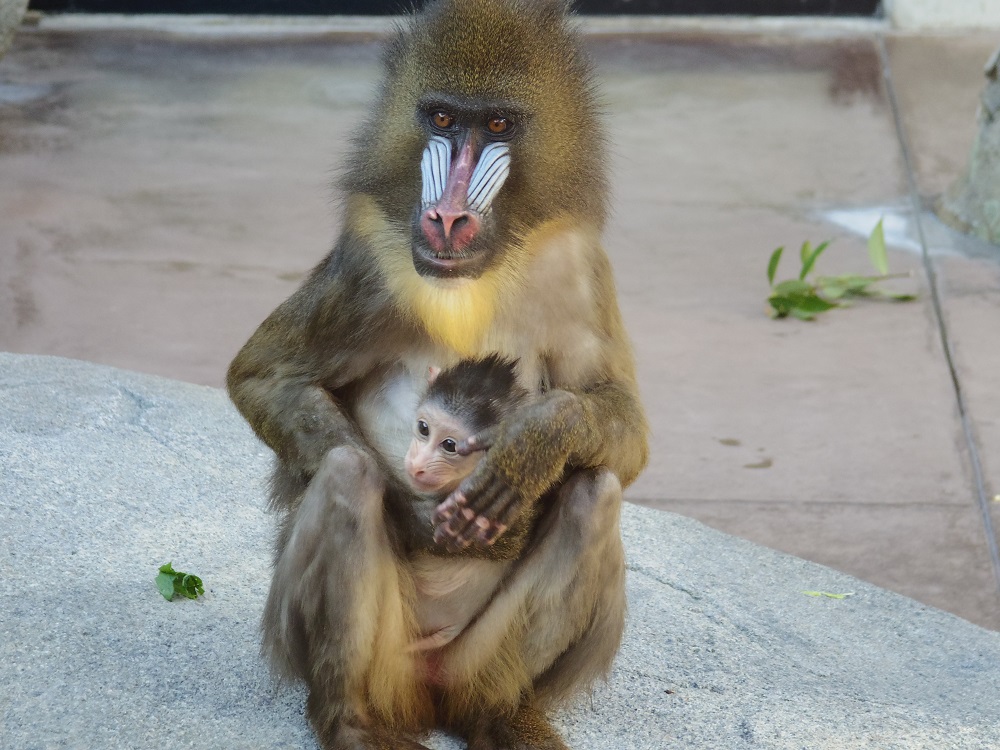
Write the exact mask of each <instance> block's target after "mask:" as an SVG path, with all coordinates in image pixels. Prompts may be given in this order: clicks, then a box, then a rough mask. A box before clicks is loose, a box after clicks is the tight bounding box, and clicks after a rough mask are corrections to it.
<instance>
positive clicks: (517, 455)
mask: <svg viewBox="0 0 1000 750" xmlns="http://www.w3.org/2000/svg"><path fill="white" fill-rule="evenodd" d="M594 277H595V284H594V286H595V288H596V290H597V296H598V299H600V300H602V301H603V302H602V303H601V304H594V305H593V307H592V308H591V313H592V314H591V315H590V316H586V315H581V316H580V317H581V318H586V319H589V320H590V321H591V323H590V326H589V328H590V333H591V334H593V338H592V340H594V341H600V342H602V345H601V350H600V351H599V353H598V355H597V356H596V357H595V358H594V359H592V360H591V359H590V354H591V350H590V349H589V348H587V347H584V348H581V349H577V350H575V351H574V350H573V348H572V346H567V347H566V351H564V352H559V353H556V354H555V355H554V357H553V359H552V360H550V361H549V367H548V369H549V372H550V373H551V374H552V380H553V388H552V389H551V390H549V391H546V392H545V393H543V394H542V396H541V397H539V398H538V399H536V400H534V401H531V402H529V403H528V404H526V405H524V406H523V407H521V408H520V409H519V410H518V411H516V412H515V413H514V414H512V415H511V416H510V417H508V418H507V419H505V420H504V421H503V423H502V424H500V425H499V426H497V427H495V428H493V429H491V430H488V431H486V432H483V433H481V434H479V435H474V436H472V437H470V438H469V439H468V440H467V441H466V443H465V444H464V445H463V446H460V448H459V450H460V452H466V453H470V452H473V451H480V450H486V451H487V453H486V456H485V458H484V459H483V460H482V461H481V462H480V464H479V466H478V467H477V468H476V470H475V471H474V472H473V474H472V475H471V476H469V477H468V478H467V479H466V480H465V481H464V482H463V483H462V485H461V486H460V487H459V488H458V490H456V491H455V492H454V493H452V495H451V496H450V497H448V498H447V499H446V500H445V501H444V502H443V503H442V504H441V505H440V506H438V510H437V513H436V515H435V524H436V529H435V535H434V538H435V540H436V541H437V542H438V543H439V544H445V545H447V546H449V547H451V548H458V549H461V548H464V547H467V546H469V545H470V544H473V543H474V544H476V545H478V546H488V545H490V544H492V543H493V542H494V541H495V540H496V539H497V537H499V536H500V535H501V534H502V533H503V532H504V531H506V529H507V528H508V527H509V526H510V525H511V524H512V522H513V521H514V519H516V518H517V517H518V516H519V515H520V514H521V512H522V511H524V510H525V509H526V508H528V507H530V506H531V505H532V504H534V503H536V502H537V501H538V499H539V498H540V497H542V496H543V495H544V494H545V493H546V492H548V491H549V490H550V489H551V488H552V487H554V486H555V485H556V484H558V483H559V482H560V480H562V479H563V478H564V477H565V475H566V473H567V471H570V472H571V471H573V470H576V469H587V468H597V467H605V468H607V469H610V470H611V472H613V473H614V474H615V475H616V476H617V478H618V480H619V482H620V483H621V485H622V486H623V487H625V486H628V485H629V484H631V483H632V482H633V481H634V480H635V478H636V477H637V476H638V475H639V472H640V471H642V469H643V468H644V467H645V465H646V461H647V459H648V454H649V448H648V446H647V442H646V434H647V425H646V418H645V415H644V413H643V409H642V406H641V405H640V403H639V397H638V386H637V384H636V379H635V369H634V364H633V359H632V352H631V347H630V346H629V343H628V339H627V337H626V335H625V331H624V327H623V325H622V322H621V317H620V313H619V311H618V307H617V303H616V302H615V301H614V292H613V283H612V281H611V271H610V267H609V266H608V264H607V260H606V258H605V257H604V256H603V254H602V255H601V256H599V257H598V258H597V260H596V262H595V263H594ZM581 381H582V382H581Z"/></svg>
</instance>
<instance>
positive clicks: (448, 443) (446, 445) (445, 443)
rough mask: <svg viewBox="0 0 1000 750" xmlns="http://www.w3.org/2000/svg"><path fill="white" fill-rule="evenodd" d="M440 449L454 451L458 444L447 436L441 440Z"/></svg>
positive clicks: (448, 451) (446, 451)
mask: <svg viewBox="0 0 1000 750" xmlns="http://www.w3.org/2000/svg"><path fill="white" fill-rule="evenodd" d="M441 449H442V450H443V451H444V452H445V453H454V452H455V451H456V450H457V449H458V444H457V443H455V441H454V440H452V439H451V438H447V439H445V440H442V441H441Z"/></svg>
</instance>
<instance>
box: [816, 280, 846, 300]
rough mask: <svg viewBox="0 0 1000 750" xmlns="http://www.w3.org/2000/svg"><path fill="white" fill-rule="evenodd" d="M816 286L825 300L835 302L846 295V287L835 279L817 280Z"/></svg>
mask: <svg viewBox="0 0 1000 750" xmlns="http://www.w3.org/2000/svg"><path fill="white" fill-rule="evenodd" d="M816 284H817V286H819V288H820V291H821V292H822V294H823V296H824V297H826V298H827V299H832V300H836V299H840V298H841V297H843V296H844V295H845V294H847V287H845V286H844V285H843V284H841V283H839V282H838V281H837V280H836V279H817V281H816Z"/></svg>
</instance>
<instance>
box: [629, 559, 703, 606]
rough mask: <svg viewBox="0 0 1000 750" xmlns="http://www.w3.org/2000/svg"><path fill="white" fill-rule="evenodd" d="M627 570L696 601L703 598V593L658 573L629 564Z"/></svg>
mask: <svg viewBox="0 0 1000 750" xmlns="http://www.w3.org/2000/svg"><path fill="white" fill-rule="evenodd" d="M625 570H630V571H632V572H633V573H638V574H639V575H641V576H644V577H646V578H648V579H650V580H651V581H656V582H657V583H662V584H663V585H664V586H668V587H670V588H672V589H673V590H674V591H680V592H681V593H682V594H687V595H688V596H690V597H691V598H692V599H694V600H695V601H698V600H700V599H701V597H702V595H701V592H699V591H695V590H694V589H690V588H688V587H686V586H682V585H681V584H679V583H676V582H674V581H671V580H670V579H669V578H663V577H662V576H659V575H657V574H656V573H654V572H653V571H651V570H649V569H648V568H642V567H640V566H638V565H636V564H635V563H629V564H627V565H626V566H625Z"/></svg>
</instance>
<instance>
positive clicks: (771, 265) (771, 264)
mask: <svg viewBox="0 0 1000 750" xmlns="http://www.w3.org/2000/svg"><path fill="white" fill-rule="evenodd" d="M784 250H785V248H784V247H779V248H778V249H777V250H775V251H774V252H773V253H771V259H770V260H769V261H768V262H767V283H768V285H769V286H774V274H776V273H777V272H778V263H780V262H781V254H782V253H783V252H784Z"/></svg>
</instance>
